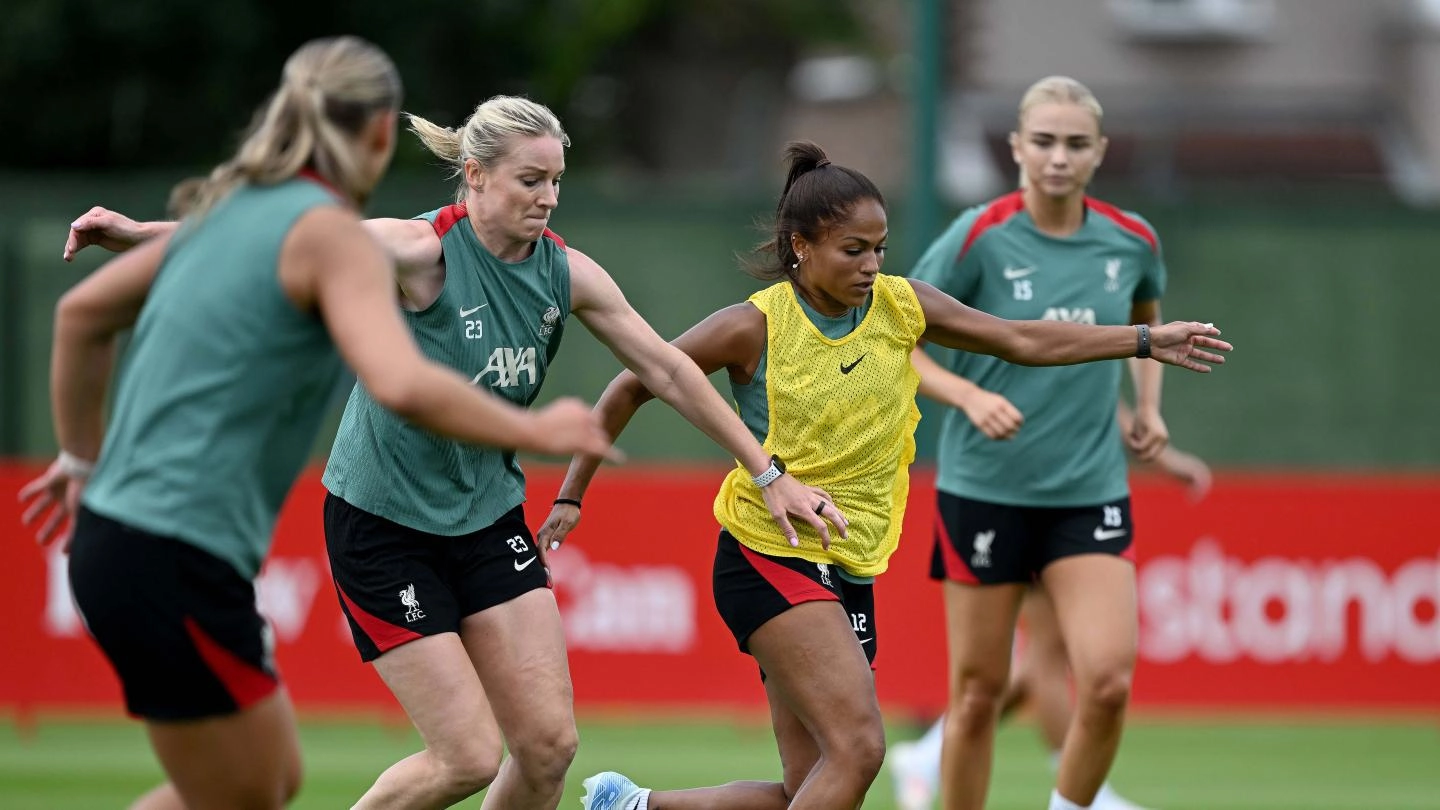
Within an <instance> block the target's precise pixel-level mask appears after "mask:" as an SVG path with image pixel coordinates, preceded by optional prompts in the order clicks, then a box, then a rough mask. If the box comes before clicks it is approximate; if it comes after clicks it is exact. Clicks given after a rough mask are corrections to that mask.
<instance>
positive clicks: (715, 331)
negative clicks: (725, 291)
mask: <svg viewBox="0 0 1440 810" xmlns="http://www.w3.org/2000/svg"><path fill="white" fill-rule="evenodd" d="M765 339H766V333H765V313H763V312H761V311H760V310H759V309H758V308H757V307H756V306H755V305H754V304H751V303H750V302H748V301H743V302H741V303H738V304H731V305H730V306H728V307H725V308H724V309H721V310H718V311H717V312H714V313H712V314H711V315H710V316H709V317H707V318H705V319H704V320H702V321H701V322H700V323H697V324H695V325H694V326H692V327H691V328H690V329H688V330H687V331H686V332H685V334H683V335H681V336H680V337H678V338H676V339H675V341H674V342H675V345H676V346H677V347H678V348H680V349H681V350H682V351H684V352H685V353H686V354H688V355H690V357H691V359H693V360H694V361H695V363H696V364H697V365H699V366H700V368H701V369H703V370H704V371H705V372H706V373H707V374H708V373H710V372H711V371H713V370H715V369H718V368H728V369H730V375H731V378H732V379H735V380H737V381H739V382H748V381H749V380H750V378H751V377H752V376H753V375H754V373H755V369H756V367H757V366H758V365H759V363H760V355H761V354H762V353H764V351H765Z"/></svg>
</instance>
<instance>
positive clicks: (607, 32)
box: [0, 0, 863, 170]
mask: <svg viewBox="0 0 1440 810" xmlns="http://www.w3.org/2000/svg"><path fill="white" fill-rule="evenodd" d="M5 12H6V13H5V25H3V26H0V92H3V97H4V103H5V106H6V108H7V110H8V114H7V116H6V119H7V120H8V121H9V122H10V123H9V125H8V126H5V127H3V128H0V147H3V156H4V157H3V158H0V166H4V167H6V168H12V169H56V168H70V169H74V168H81V169H87V170H88V169H103V168H135V167H142V166H175V165H192V164H208V163H213V162H215V161H217V160H219V159H221V158H223V157H224V156H225V155H226V154H228V152H229V150H230V149H231V148H233V146H234V144H235V141H236V136H237V135H238V133H239V132H240V130H241V129H242V128H243V127H244V125H245V124H246V122H248V121H249V118H250V113H251V111H252V110H253V109H254V108H255V107H256V106H257V105H258V104H259V103H260V102H261V101H262V100H263V98H264V96H265V94H266V93H267V92H268V91H269V90H271V89H272V88H273V87H274V86H275V84H276V82H277V81H278V77H279V74H280V67H281V65H282V63H283V61H284V59H285V57H286V56H287V55H288V54H289V53H290V52H291V51H292V50H294V48H295V47H296V46H297V45H299V44H300V43H301V42H304V41H305V40H307V39H310V38H312V37H316V36H322V35H329V34H336V33H353V34H358V35H360V36H363V37H366V38H368V39H370V40H372V41H374V42H376V43H377V44H379V45H380V46H381V47H383V48H385V50H386V51H387V52H389V53H390V55H391V56H392V57H393V58H394V59H395V61H396V63H397V64H398V65H399V67H400V72H401V75H402V77H403V79H404V81H405V85H406V109H407V110H410V111H414V112H416V113H418V114H421V115H424V116H426V117H428V118H430V119H431V120H434V121H436V122H437V123H443V124H447V125H457V124H459V123H460V122H461V121H462V120H463V119H464V117H465V116H466V115H468V114H469V111H470V110H471V109H473V107H474V106H475V105H476V104H477V103H478V102H480V101H482V100H483V99H485V98H487V97H489V96H491V95H493V94H496V93H519V94H524V95H528V96H530V97H531V98H534V99H536V100H538V101H542V102H544V103H546V104H548V105H550V106H551V107H552V108H553V109H555V110H556V111H557V112H558V113H559V114H560V115H561V117H562V119H563V120H565V122H566V125H567V128H569V129H570V131H571V134H572V135H573V136H575V141H576V148H575V150H574V151H573V153H572V155H573V157H572V163H574V162H587V161H608V160H618V161H621V162H622V163H628V164H634V165H637V166H641V167H649V166H653V164H656V163H664V162H665V160H666V159H667V158H666V155H665V152H664V150H663V149H659V148H657V145H656V143H655V142H654V139H655V138H656V137H658V136H659V134H660V130H664V129H666V128H667V127H671V126H672V125H681V126H683V122H684V121H685V120H686V119H692V120H693V119H696V118H697V117H698V118H699V121H698V123H699V124H700V125H701V127H700V128H699V129H697V131H701V132H703V131H704V129H703V127H704V126H705V125H708V126H710V127H711V129H710V130H709V131H710V133H712V134H713V133H714V132H715V130H714V125H715V122H714V121H713V120H710V121H705V120H704V117H705V112H706V110H707V108H708V107H709V106H713V105H715V104H717V103H720V102H722V101H724V100H725V99H729V98H732V96H733V94H734V91H735V88H736V85H737V83H740V82H745V81H748V82H749V86H751V87H754V86H756V85H757V84H761V85H766V86H768V87H770V88H779V87H782V86H783V79H784V71H785V70H786V68H787V67H788V65H789V64H790V62H791V61H792V60H793V58H794V56H795V55H796V53H797V52H798V51H799V50H800V49H802V48H804V47H807V46H813V45H816V44H820V43H827V42H837V43H850V44H854V43H859V42H861V41H862V40H863V30H862V28H863V23H862V22H861V20H860V18H859V17H858V15H857V14H855V12H854V9H853V8H852V5H851V4H848V3H841V2H834V0H460V2H436V0H408V2H394V1H393V0H300V1H299V2H290V3H279V2H263V1H262V0H127V2H124V3H114V2H102V0H7V2H6V3H5ZM757 77H764V78H763V80H762V81H759V82H757ZM677 122H678V123H677ZM657 128H659V129H658V130H657ZM679 137H680V138H681V140H683V139H684V137H685V133H684V132H683V131H682V132H681V133H680V136H679ZM407 140H408V139H407ZM682 151H683V150H682ZM399 160H400V162H401V163H402V164H403V163H405V162H411V163H414V162H417V161H420V160H423V157H422V156H421V155H420V154H419V150H418V149H416V148H414V147H413V146H412V147H410V148H409V149H408V151H407V152H402V153H401V156H400V158H399Z"/></svg>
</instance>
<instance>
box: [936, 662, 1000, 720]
mask: <svg viewBox="0 0 1440 810" xmlns="http://www.w3.org/2000/svg"><path fill="white" fill-rule="evenodd" d="M1007 685H1008V684H1006V682H1005V679H1004V678H1003V677H993V676H990V675H983V674H979V673H972V674H968V675H965V676H963V677H962V678H961V679H960V682H959V684H957V685H956V686H955V688H954V689H953V690H952V691H951V693H950V711H949V712H947V716H948V717H949V718H950V720H949V721H950V722H958V723H960V724H961V725H962V726H964V727H966V728H973V727H975V726H977V725H988V724H989V723H992V722H994V720H995V718H996V717H997V716H998V715H999V711H1000V704H1001V702H1002V700H1003V698H1004V696H1005V690H1006V687H1007Z"/></svg>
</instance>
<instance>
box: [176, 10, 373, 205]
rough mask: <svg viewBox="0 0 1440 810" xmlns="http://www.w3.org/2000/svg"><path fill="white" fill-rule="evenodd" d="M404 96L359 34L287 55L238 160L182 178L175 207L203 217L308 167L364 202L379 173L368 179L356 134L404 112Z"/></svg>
mask: <svg viewBox="0 0 1440 810" xmlns="http://www.w3.org/2000/svg"><path fill="white" fill-rule="evenodd" d="M400 94H401V85H400V74H399V72H398V71H396V69H395V64H394V63H393V62H391V61H390V57H389V56H387V55H386V54H385V52H384V51H382V50H380V48H378V47H376V46H375V45H373V44H371V43H369V42H367V41H365V40H363V39H360V38H359V37H353V36H341V37H328V38H324V39H315V40H311V41H310V42H307V43H305V44H304V45H302V46H300V48H299V49H298V50H296V51H295V53H293V54H291V55H290V58H289V59H287V60H285V69H284V72H283V74H282V78H281V81H280V87H279V89H277V90H276V91H275V93H274V94H273V95H272V96H271V97H270V100H269V101H268V102H266V104H265V105H264V106H262V107H261V108H260V109H259V110H258V111H257V112H256V114H255V118H254V120H253V121H252V122H251V124H250V129H249V130H248V131H247V132H246V135H245V139H244V140H243V141H242V142H241V144H240V148H239V149H237V150H236V152H235V155H234V157H232V158H230V159H229V160H227V161H225V162H224V163H221V164H220V165H219V166H216V167H215V169H214V170H212V171H211V172H210V175H209V176H208V177H206V178H204V179H203V180H200V179H199V178H192V179H190V180H185V181H182V182H181V183H180V184H179V185H177V186H176V187H175V189H174V190H173V191H172V196H171V205H172V207H175V208H179V209H184V211H185V213H187V214H190V215H203V214H204V213H205V212H206V211H207V210H209V209H210V208H211V207H212V206H214V204H215V203H216V202H217V201H219V200H220V199H221V198H223V197H224V196H225V195H227V194H229V193H230V192H231V191H233V190H234V189H235V188H236V187H237V186H239V185H241V184H244V183H253V184H255V185H273V184H275V183H279V182H283V181H285V180H288V179H290V178H292V177H294V176H295V175H296V174H297V173H299V172H300V170H302V169H305V168H310V169H312V170H313V171H314V172H315V173H316V174H318V175H319V176H320V177H321V178H322V179H324V180H325V181H326V182H327V183H329V184H330V185H332V186H334V187H335V188H336V189H338V190H339V191H340V193H342V194H344V195H345V196H346V197H348V198H350V199H351V200H353V201H355V203H356V204H363V203H364V201H365V199H366V198H367V197H368V196H369V194H370V191H371V190H372V189H373V187H374V185H375V181H376V179H377V178H373V177H367V176H365V171H364V167H363V165H362V163H361V156H360V155H359V154H358V150H357V148H356V144H355V141H354V136H355V135H357V134H359V132H360V131H361V130H362V129H363V128H364V127H365V124H366V123H367V122H368V121H369V120H370V119H371V117H372V116H373V115H374V114H375V113H376V112H380V111H383V110H398V109H399V107H400ZM197 180H199V182H197Z"/></svg>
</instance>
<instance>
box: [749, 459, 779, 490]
mask: <svg viewBox="0 0 1440 810" xmlns="http://www.w3.org/2000/svg"><path fill="white" fill-rule="evenodd" d="M784 474H785V462H783V461H781V460H780V457H779V456H771V457H770V466H769V467H768V468H767V469H766V470H765V472H762V473H760V474H759V475H752V476H750V481H751V482H752V483H754V484H755V486H757V487H760V488H761V489H764V488H765V487H768V486H770V485H771V484H773V483H775V479H777V478H779V477H780V476H782V475H784Z"/></svg>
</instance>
